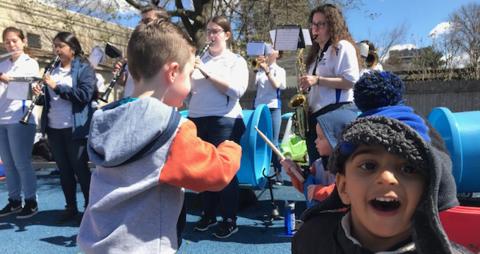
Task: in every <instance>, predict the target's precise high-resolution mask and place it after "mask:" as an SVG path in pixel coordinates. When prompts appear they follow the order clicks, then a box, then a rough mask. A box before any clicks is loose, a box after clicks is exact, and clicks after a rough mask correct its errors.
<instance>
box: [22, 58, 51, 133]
mask: <svg viewBox="0 0 480 254" xmlns="http://www.w3.org/2000/svg"><path fill="white" fill-rule="evenodd" d="M59 63H60V58H59V57H58V56H56V57H55V59H54V60H53V61H52V62H51V63H50V64H49V65H48V66H47V67H45V71H43V76H42V80H43V79H44V78H45V76H46V75H47V74H51V73H52V71H53V70H54V69H55V68H56V67H57V66H58V64H59ZM42 83H43V81H42ZM44 87H45V85H43V87H42V89H43V88H44ZM43 94H45V93H43ZM43 94H39V95H37V96H35V98H33V99H32V104H30V106H29V107H28V110H27V112H25V114H24V115H23V117H22V119H20V121H19V123H21V124H25V125H26V124H28V122H29V120H30V117H31V116H32V113H33V109H34V108H35V105H37V103H38V102H39V101H40V97H42V95H43Z"/></svg>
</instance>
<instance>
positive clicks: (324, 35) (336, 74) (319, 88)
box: [299, 4, 359, 164]
mask: <svg viewBox="0 0 480 254" xmlns="http://www.w3.org/2000/svg"><path fill="white" fill-rule="evenodd" d="M309 22H310V32H311V37H312V42H313V45H312V47H311V49H310V52H309V54H308V56H307V59H306V64H307V67H308V73H307V74H306V75H304V76H303V77H301V78H300V82H299V87H300V89H302V90H303V91H309V94H308V104H309V111H310V112H309V123H308V124H309V130H308V132H307V138H306V139H307V140H306V141H307V150H308V156H309V161H310V164H311V163H312V162H314V161H315V160H316V159H318V158H319V157H320V156H319V154H318V152H317V150H316V149H315V143H314V141H315V139H316V133H315V125H316V118H317V117H318V116H320V115H323V114H325V113H327V112H329V111H332V110H335V109H337V108H340V107H344V106H349V105H348V104H352V101H353V91H352V88H353V84H355V82H356V81H357V80H358V78H359V65H358V57H357V50H356V48H355V46H354V45H355V43H354V41H353V39H352V36H351V35H350V32H349V31H348V27H347V24H346V22H345V19H344V18H343V15H342V12H341V10H340V9H339V8H337V7H336V6H335V5H332V4H324V5H321V6H318V7H317V8H315V9H313V10H312V11H311V13H310V17H309Z"/></svg>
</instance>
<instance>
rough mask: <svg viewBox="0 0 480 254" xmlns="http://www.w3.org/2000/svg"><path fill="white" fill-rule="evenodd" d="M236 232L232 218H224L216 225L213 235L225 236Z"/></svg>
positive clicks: (236, 228)
mask: <svg viewBox="0 0 480 254" xmlns="http://www.w3.org/2000/svg"><path fill="white" fill-rule="evenodd" d="M237 232H238V227H237V224H236V223H235V222H233V220H232V219H226V220H224V221H222V222H220V224H219V225H218V227H217V229H216V230H215V233H213V236H215V237H217V238H227V237H230V236H231V235H233V234H235V233H237Z"/></svg>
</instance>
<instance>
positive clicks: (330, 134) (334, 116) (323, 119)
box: [317, 106, 358, 149]
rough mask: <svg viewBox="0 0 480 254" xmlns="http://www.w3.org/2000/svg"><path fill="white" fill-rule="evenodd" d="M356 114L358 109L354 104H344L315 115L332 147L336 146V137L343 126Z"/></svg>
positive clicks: (355, 116)
mask: <svg viewBox="0 0 480 254" xmlns="http://www.w3.org/2000/svg"><path fill="white" fill-rule="evenodd" d="M357 114H358V110H357V108H356V107H355V106H346V107H341V108H339V109H336V110H333V111H330V112H328V113H325V114H323V115H320V116H318V117H317V123H318V124H319V125H320V128H321V129H322V131H323V134H324V135H325V137H326V138H327V140H328V143H330V146H331V147H332V149H333V148H335V146H337V142H338V139H339V138H340V135H341V134H342V131H343V129H344V128H345V126H346V125H347V124H349V123H350V122H352V121H353V120H355V118H357Z"/></svg>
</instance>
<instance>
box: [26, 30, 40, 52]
mask: <svg viewBox="0 0 480 254" xmlns="http://www.w3.org/2000/svg"><path fill="white" fill-rule="evenodd" d="M27 41H28V46H29V47H30V48H37V49H41V48H42V41H41V40H40V35H38V34H32V33H27Z"/></svg>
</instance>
